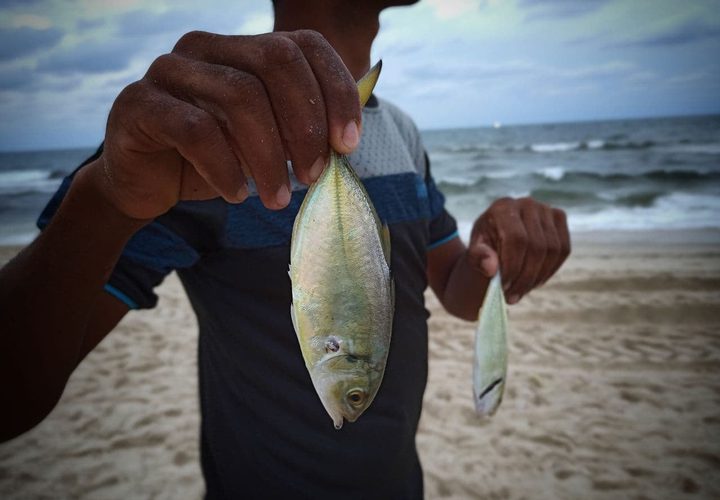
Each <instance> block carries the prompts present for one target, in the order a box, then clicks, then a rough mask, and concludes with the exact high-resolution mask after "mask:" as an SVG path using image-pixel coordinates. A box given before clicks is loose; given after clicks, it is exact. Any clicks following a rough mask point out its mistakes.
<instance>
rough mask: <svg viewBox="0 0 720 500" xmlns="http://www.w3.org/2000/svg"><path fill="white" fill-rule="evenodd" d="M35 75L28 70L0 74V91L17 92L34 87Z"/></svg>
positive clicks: (18, 69)
mask: <svg viewBox="0 0 720 500" xmlns="http://www.w3.org/2000/svg"><path fill="white" fill-rule="evenodd" d="M35 77H36V73H35V72H34V71H32V70H30V69H28V68H16V69H12V70H3V71H2V72H0V90H18V89H25V88H29V87H34V82H35V79H36V78H35Z"/></svg>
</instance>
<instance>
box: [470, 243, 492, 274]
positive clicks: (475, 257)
mask: <svg viewBox="0 0 720 500" xmlns="http://www.w3.org/2000/svg"><path fill="white" fill-rule="evenodd" d="M467 260H468V263H469V264H470V267H472V268H473V269H475V270H477V271H480V272H481V273H483V274H484V275H485V277H487V278H492V277H493V276H495V274H496V273H497V271H498V263H499V259H498V254H497V252H495V250H493V249H492V247H490V245H488V244H487V243H484V242H483V240H482V238H481V237H480V238H477V239H475V241H473V242H471V243H470V246H469V248H468V249H467Z"/></svg>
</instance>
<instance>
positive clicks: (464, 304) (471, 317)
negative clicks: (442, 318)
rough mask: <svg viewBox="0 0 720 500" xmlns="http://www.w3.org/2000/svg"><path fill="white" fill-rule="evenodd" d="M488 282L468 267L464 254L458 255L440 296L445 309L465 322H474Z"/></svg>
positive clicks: (484, 277)
mask: <svg viewBox="0 0 720 500" xmlns="http://www.w3.org/2000/svg"><path fill="white" fill-rule="evenodd" d="M489 282H490V280H489V279H488V278H487V277H486V276H485V275H484V274H483V273H482V272H481V271H479V270H478V269H477V268H475V267H473V266H471V265H470V263H469V262H468V259H467V254H466V253H465V252H463V253H461V254H460V255H458V257H457V259H456V261H455V264H454V265H453V267H452V270H451V271H450V274H449V276H448V280H447V283H446V285H445V289H444V292H443V296H442V303H443V306H444V307H445V309H446V310H447V311H448V312H449V313H451V314H453V315H454V316H457V317H459V318H462V319H464V320H467V321H475V320H476V319H477V317H478V311H479V309H480V306H481V305H482V301H483V298H484V297H485V291H486V290H487V287H488V283H489Z"/></svg>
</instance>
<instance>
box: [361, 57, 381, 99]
mask: <svg viewBox="0 0 720 500" xmlns="http://www.w3.org/2000/svg"><path fill="white" fill-rule="evenodd" d="M381 69H382V59H381V60H379V61H378V62H377V64H376V65H375V66H373V67H372V68H370V71H368V72H367V74H366V75H365V76H363V77H362V78H360V80H358V82H357V88H358V93H359V94H360V107H361V108H362V107H365V104H366V103H367V102H368V99H370V96H371V95H372V91H373V89H374V88H375V84H376V83H377V81H378V77H379V76H380V70H381Z"/></svg>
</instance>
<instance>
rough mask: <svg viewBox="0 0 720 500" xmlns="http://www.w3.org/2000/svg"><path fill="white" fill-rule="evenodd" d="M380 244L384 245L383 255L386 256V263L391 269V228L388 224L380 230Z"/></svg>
mask: <svg viewBox="0 0 720 500" xmlns="http://www.w3.org/2000/svg"><path fill="white" fill-rule="evenodd" d="M380 242H381V243H382V249H383V254H385V262H387V265H388V267H390V228H389V227H388V226H387V224H383V226H382V228H381V229H380Z"/></svg>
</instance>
